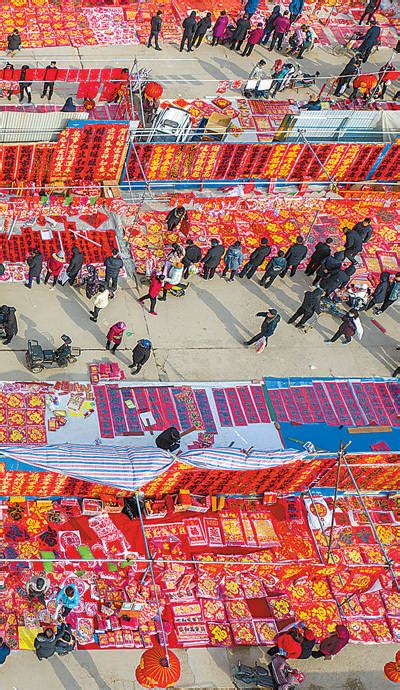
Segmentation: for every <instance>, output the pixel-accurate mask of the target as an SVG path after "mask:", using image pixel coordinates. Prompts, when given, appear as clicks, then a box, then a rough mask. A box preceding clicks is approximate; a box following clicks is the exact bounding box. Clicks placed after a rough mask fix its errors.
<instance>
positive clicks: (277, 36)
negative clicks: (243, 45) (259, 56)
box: [269, 10, 290, 50]
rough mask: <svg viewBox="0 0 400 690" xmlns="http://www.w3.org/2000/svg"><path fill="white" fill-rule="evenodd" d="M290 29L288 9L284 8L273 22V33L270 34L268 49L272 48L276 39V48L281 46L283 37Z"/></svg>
mask: <svg viewBox="0 0 400 690" xmlns="http://www.w3.org/2000/svg"><path fill="white" fill-rule="evenodd" d="M289 29H290V19H289V10H285V12H284V13H283V15H282V16H281V17H277V19H276V20H275V24H274V35H273V36H272V41H271V45H270V47H269V50H273V49H274V46H275V43H276V42H277V41H278V50H280V49H281V48H282V43H283V39H284V38H285V35H286V34H287V33H288V31H289Z"/></svg>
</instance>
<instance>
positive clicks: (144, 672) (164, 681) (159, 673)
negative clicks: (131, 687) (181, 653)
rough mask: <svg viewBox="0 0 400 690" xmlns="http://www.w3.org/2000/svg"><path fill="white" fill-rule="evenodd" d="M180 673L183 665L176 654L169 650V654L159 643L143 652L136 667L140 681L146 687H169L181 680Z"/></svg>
mask: <svg viewBox="0 0 400 690" xmlns="http://www.w3.org/2000/svg"><path fill="white" fill-rule="evenodd" d="M180 675H181V665H180V662H179V659H178V657H177V656H176V654H174V653H173V652H170V651H168V656H167V654H166V653H165V649H164V647H161V646H160V645H159V644H157V645H155V646H154V647H152V648H151V649H146V651H145V652H143V654H142V657H141V659H140V664H139V666H138V668H137V669H136V678H137V680H138V682H139V683H140V684H141V685H144V687H146V688H151V687H155V686H157V687H159V688H168V687H170V686H171V685H174V684H175V683H176V682H177V681H178V680H179V677H180ZM143 681H144V682H143Z"/></svg>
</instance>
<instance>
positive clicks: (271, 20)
mask: <svg viewBox="0 0 400 690" xmlns="http://www.w3.org/2000/svg"><path fill="white" fill-rule="evenodd" d="M279 16H281V7H280V5H275V7H273V8H272V12H271V14H270V15H269V17H267V18H266V20H265V27H264V33H263V35H262V38H261V41H260V43H261V45H262V46H266V45H267V43H268V41H269V39H270V36H271V35H272V33H273V31H274V24H275V19H277V18H278V17H279Z"/></svg>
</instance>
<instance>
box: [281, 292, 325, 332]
mask: <svg viewBox="0 0 400 690" xmlns="http://www.w3.org/2000/svg"><path fill="white" fill-rule="evenodd" d="M322 292H323V290H322V288H319V287H317V288H316V289H315V290H313V291H312V292H311V290H307V292H305V293H304V299H303V301H302V303H301V305H300V307H299V308H298V310H297V311H296V312H295V313H294V314H293V316H291V317H290V319H289V321H288V323H294V322H295V321H296V320H297V319H298V318H299V317H300V316H301V319H300V321H299V322H298V323H296V328H301V327H302V326H304V324H305V323H306V321H308V319H311V317H312V316H313V314H320V313H321V305H320V303H321V296H322Z"/></svg>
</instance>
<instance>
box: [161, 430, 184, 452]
mask: <svg viewBox="0 0 400 690" xmlns="http://www.w3.org/2000/svg"><path fill="white" fill-rule="evenodd" d="M180 445H181V435H180V433H179V431H178V429H177V428H176V427H175V426H170V427H168V429H165V430H164V431H162V432H161V434H159V436H157V438H156V446H158V448H162V449H163V450H169V451H170V453H173V452H174V451H175V450H178V448H179V446H180Z"/></svg>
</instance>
